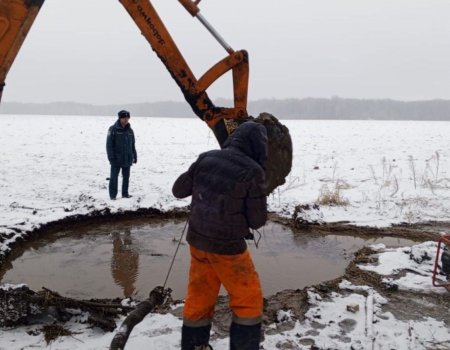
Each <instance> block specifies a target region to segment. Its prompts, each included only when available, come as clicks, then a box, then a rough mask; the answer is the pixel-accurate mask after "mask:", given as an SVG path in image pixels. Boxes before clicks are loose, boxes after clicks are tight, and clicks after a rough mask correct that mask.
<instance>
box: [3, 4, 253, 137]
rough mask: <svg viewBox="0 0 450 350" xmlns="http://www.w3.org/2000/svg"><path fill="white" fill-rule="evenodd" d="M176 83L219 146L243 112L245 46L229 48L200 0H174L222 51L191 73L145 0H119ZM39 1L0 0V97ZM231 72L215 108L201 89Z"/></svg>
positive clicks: (246, 82)
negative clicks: (229, 103) (226, 99)
mask: <svg viewBox="0 0 450 350" xmlns="http://www.w3.org/2000/svg"><path fill="white" fill-rule="evenodd" d="M119 1H120V3H121V4H122V5H123V6H124V7H125V9H126V10H127V12H128V13H129V15H130V16H131V18H132V19H133V20H134V22H135V23H136V25H137V26H138V27H139V29H140V30H141V32H142V35H143V36H144V37H145V38H146V39H147V41H148V42H149V43H150V45H151V47H152V49H153V50H154V51H155V53H156V54H157V56H158V57H159V58H160V59H161V61H162V62H163V64H164V65H165V66H166V68H167V70H168V71H169V73H170V74H171V76H172V78H173V79H174V80H175V81H176V83H177V84H178V86H179V87H180V89H181V91H182V93H183V95H184V97H185V99H186V101H187V102H188V103H189V105H190V106H191V108H192V110H193V111H194V113H195V114H196V115H197V116H198V117H199V118H200V119H202V120H203V121H205V122H206V123H207V124H208V126H209V127H210V128H211V129H212V130H213V131H214V134H215V136H216V138H217V140H218V141H219V144H220V145H222V144H223V142H224V141H225V139H226V138H227V137H228V134H229V133H230V132H231V131H232V130H233V129H234V128H235V127H236V123H235V122H234V121H235V120H238V121H243V120H245V119H246V118H247V117H248V115H247V92H248V79H249V65H248V55H247V52H246V51H236V52H235V51H234V50H233V49H232V48H231V47H230V46H229V45H228V44H227V43H226V42H225V41H224V40H223V38H222V37H221V36H220V35H219V34H218V33H217V32H216V31H215V30H214V28H213V27H212V26H211V25H210V24H209V23H208V21H206V19H205V18H204V17H203V16H202V15H201V14H200V9H199V7H198V4H199V2H200V0H196V1H191V0H179V2H180V3H181V4H182V5H183V6H184V7H185V8H186V10H187V11H188V12H189V13H190V14H191V15H192V16H194V17H197V18H198V19H199V20H200V21H201V23H203V24H204V25H205V26H206V28H207V29H208V30H209V31H210V32H211V33H212V35H213V36H214V37H215V38H216V39H217V40H218V41H219V43H220V44H221V45H222V46H223V47H224V48H225V50H226V51H227V56H226V57H225V58H224V59H222V60H221V61H219V62H218V63H216V64H215V65H214V66H213V67H212V68H210V69H209V70H208V71H207V72H205V73H204V74H203V76H201V77H200V78H197V77H195V76H194V74H193V73H192V71H191V69H190V67H189V65H188V64H187V62H186V60H185V59H184V57H183V55H182V54H181V52H180V50H179V49H178V47H177V45H176V44H175V42H174V40H173V39H172V37H171V35H170V34H169V31H168V30H167V28H166V27H165V25H164V23H163V22H162V20H161V19H160V17H159V15H158V13H157V11H156V10H155V8H154V7H153V5H152V3H151V2H150V1H149V0H119ZM43 2H44V0H7V1H2V2H1V3H0V99H1V92H2V91H3V87H4V85H5V79H6V76H7V74H8V71H9V69H10V67H11V65H12V63H13V61H14V58H15V57H16V55H17V53H18V52H19V50H20V47H21V46H22V43H23V41H24V40H25V37H26V36H27V34H28V31H29V30H30V28H31V25H32V24H33V21H34V19H35V18H36V16H37V14H38V12H39V9H40V8H41V6H42V4H43ZM230 70H231V71H232V74H233V90H234V91H233V92H234V106H233V107H231V108H224V107H216V106H215V105H214V104H213V102H212V101H211V100H210V98H209V97H208V94H207V92H206V90H207V89H208V88H209V87H210V86H211V85H212V84H213V83H214V82H215V81H216V80H217V79H218V78H219V77H221V76H222V75H223V74H225V73H227V72H228V71H230Z"/></svg>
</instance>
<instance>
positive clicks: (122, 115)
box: [117, 109, 130, 119]
mask: <svg viewBox="0 0 450 350" xmlns="http://www.w3.org/2000/svg"><path fill="white" fill-rule="evenodd" d="M117 115H118V117H119V119H120V118H130V112H128V111H126V110H124V109H122V110H121V111H120V112H119V113H117Z"/></svg>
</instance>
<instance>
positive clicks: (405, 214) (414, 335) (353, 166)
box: [0, 115, 450, 350]
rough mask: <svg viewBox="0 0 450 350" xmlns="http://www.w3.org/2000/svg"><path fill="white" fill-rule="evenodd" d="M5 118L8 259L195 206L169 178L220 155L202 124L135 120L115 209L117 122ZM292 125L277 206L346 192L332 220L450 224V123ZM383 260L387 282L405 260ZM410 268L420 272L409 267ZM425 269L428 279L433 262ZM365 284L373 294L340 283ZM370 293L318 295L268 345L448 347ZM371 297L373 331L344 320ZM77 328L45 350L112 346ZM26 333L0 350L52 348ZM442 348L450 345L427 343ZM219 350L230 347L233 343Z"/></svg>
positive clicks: (431, 328) (162, 332) (284, 208)
mask: <svg viewBox="0 0 450 350" xmlns="http://www.w3.org/2000/svg"><path fill="white" fill-rule="evenodd" d="M0 121H1V122H2V126H3V128H2V132H1V133H0V140H1V141H0V145H1V152H0V164H1V165H2V166H1V167H0V237H3V239H0V254H2V253H4V252H6V251H7V250H8V249H9V244H10V243H11V242H13V241H15V240H16V239H17V238H18V237H19V236H21V235H25V234H26V233H27V232H29V231H31V230H33V229H35V228H38V227H40V225H42V224H45V223H48V222H52V221H55V220H59V219H62V218H64V217H67V216H71V215H77V214H88V213H90V212H93V211H96V210H104V209H105V208H109V209H111V211H112V212H118V211H123V210H133V209H138V208H148V207H155V208H160V209H163V210H168V209H171V208H173V207H177V206H185V205H187V204H188V203H189V201H188V200H176V199H174V198H173V197H172V195H171V187H172V183H173V181H174V180H175V179H176V177H177V176H178V175H179V174H180V173H181V172H183V171H185V170H186V169H187V167H188V166H189V165H190V164H191V162H192V161H194V160H195V159H196V157H197V155H198V154H199V153H201V152H203V151H206V150H209V149H214V148H218V146H217V142H216V140H215V139H214V136H213V134H212V133H211V132H209V130H208V129H207V127H206V126H205V125H204V124H203V123H202V122H200V121H199V120H198V119H195V118H192V119H157V118H138V117H132V118H131V120H130V122H131V125H132V127H133V129H134V131H135V134H136V139H137V140H136V142H137V144H136V146H137V151H138V163H137V164H136V166H133V168H132V171H131V179H130V193H131V194H132V195H133V197H132V198H130V199H118V200H117V201H115V202H111V201H110V200H109V196H108V190H107V185H108V181H107V180H106V178H107V177H109V164H108V162H107V159H106V153H105V141H106V132H107V129H108V127H109V126H110V125H111V124H113V123H114V121H115V118H114V117H111V118H107V117H67V116H61V117H54V116H5V115H2V116H0ZM284 124H285V125H287V126H288V127H289V129H290V132H291V136H292V140H293V146H294V164H293V169H292V172H291V174H290V176H289V177H288V179H287V182H286V184H285V185H283V186H282V187H280V188H278V189H277V190H276V191H275V192H274V193H273V194H272V195H271V196H270V200H269V204H270V210H272V211H275V212H278V213H280V214H282V215H290V214H291V213H292V212H293V208H294V206H295V205H296V204H312V203H315V202H317V201H318V200H320V199H321V198H322V197H323V196H324V195H325V194H326V193H331V194H334V195H336V194H337V193H338V192H337V191H339V198H340V199H341V200H342V202H346V203H347V205H345V206H334V207H328V206H325V205H322V206H321V207H320V208H321V215H322V216H323V220H324V221H327V222H332V221H343V220H345V221H349V222H352V223H354V224H357V225H372V226H389V225H390V224H393V223H399V222H418V221H427V220H442V221H450V147H449V146H450V144H449V136H448V135H450V123H448V122H405V121H402V122H397V121H390V122H387V121H303V120H302V121H284ZM434 246H435V245H434V243H432V244H428V245H427V246H426V247H425V248H424V249H428V250H429V252H430V255H432V254H433V253H434V250H435V248H434ZM383 254H391V256H390V257H389V258H387V259H384V260H380V262H381V263H380V265H379V266H376V267H372V269H379V273H380V274H383V271H386V270H388V271H389V269H395V268H396V266H395V262H396V261H401V262H402V263H404V264H408V262H404V261H403V256H404V255H405V253H404V252H402V251H400V250H399V251H395V252H392V251H387V252H385V253H383ZM392 254H397V256H395V255H394V256H392ZM409 263H411V264H413V262H412V261H411V260H410V262H409ZM402 267H403V266H400V267H399V268H402ZM421 268H423V269H424V274H429V269H430V266H422V267H421ZM414 269H416V270H417V269H418V267H414ZM427 281H428V282H427ZM427 281H425V282H424V281H422V282H415V283H414V286H412V285H411V284H410V283H408V281H406V282H402V281H398V282H397V283H399V285H400V286H401V287H402V288H406V289H409V288H414V289H417V288H419V289H420V288H423V289H427V290H428V289H429V290H431V291H432V292H437V291H436V289H432V288H429V285H430V283H431V281H430V280H429V279H428V280H427ZM358 288H359V289H361V288H366V289H367V288H368V287H364V286H351V285H345V286H342V289H358ZM368 295H369V297H370V299H369V297H367V298H366V299H367V300H362V299H361V298H364V297H363V296H362V295H361V294H358V293H350V294H348V295H340V294H336V295H335V297H334V298H333V299H332V300H331V301H325V300H320V298H319V297H318V294H315V292H314V291H313V290H311V291H310V303H312V304H313V305H314V306H313V307H312V308H311V309H310V311H309V313H308V315H307V320H306V321H304V322H303V323H300V322H298V324H297V326H296V327H295V328H294V330H292V331H289V332H285V333H284V334H283V335H280V334H278V335H270V336H269V335H267V336H266V339H265V341H264V347H265V349H275V348H277V345H276V344H278V343H280V342H291V343H292V344H293V345H292V346H293V347H291V348H292V349H310V345H302V344H306V343H307V342H303V343H302V342H300V341H299V340H300V339H301V338H302V336H305V337H306V336H307V337H308V338H311V339H314V340H315V343H316V345H317V346H319V347H320V348H322V347H323V348H330V349H350V348H351V346H352V348H353V349H405V350H406V349H414V350H416V349H417V350H419V349H441V348H442V349H449V348H450V331H449V330H448V328H446V325H444V324H443V323H442V322H438V321H436V320H433V319H431V318H426V319H424V320H421V321H420V320H418V321H410V322H406V323H405V322H404V321H399V320H395V318H394V317H393V315H392V314H386V313H382V312H381V305H382V304H383V303H384V302H386V301H385V300H384V298H383V297H381V296H380V295H379V294H378V293H377V292H376V291H373V290H370V292H369V293H368ZM369 301H371V302H373V305H374V306H373V317H375V318H376V322H375V323H374V324H373V328H370V332H369V331H368V330H367V327H366V326H365V324H366V323H365V322H366V321H364V320H366V319H365V318H364V317H365V315H366V314H367V315H368V314H371V317H372V312H371V310H372V309H370V308H369V313H366V314H365V313H364V312H360V313H359V314H348V315H347V314H345V313H346V312H347V311H345V305H348V304H351V303H362V304H361V306H362V309H364V304H365V303H366V304H367V302H369ZM317 313H320V314H321V320H320V322H323V324H324V325H325V328H324V330H320V331H319V332H318V334H317V330H315V331H314V332H312V331H311V329H312V328H311V327H312V326H311V323H312V322H313V321H315V322H317V321H318V320H317V318H315V317H314V314H317ZM347 313H348V312H347ZM281 316H283V317H282V318H283V319H285V318H286V317H287V318H289V317H288V315H287V316H286V315H281ZM281 316H280V317H281ZM339 317H347V318H348V319H354V321H355V326H354V327H350V328H352V329H351V331H349V333H348V337H349V338H350V342H346V341H345V340H342V339H341V338H339V339H338V338H337V337H334V336H333V335H335V334H336V333H339V331H340V326H339V320H340V319H339ZM331 320H332V321H334V322H332V323H330V322H329V321H331ZM327 322H328V323H327ZM352 324H353V323H352ZM180 326H181V321H180V320H178V319H177V318H175V317H173V316H161V315H149V316H148V317H147V318H146V319H145V320H144V321H143V322H142V323H141V324H139V325H138V326H137V328H136V329H135V330H134V331H133V333H132V336H131V338H130V340H129V346H128V347H127V349H143V348H148V349H177V348H179V345H178V343H179V338H180ZM447 327H448V325H447ZM79 329H83V330H84V331H85V332H84V333H83V334H82V335H79V336H76V335H75V336H73V337H65V338H61V339H60V340H58V341H56V342H55V343H53V344H52V345H51V346H50V347H49V348H52V349H106V348H108V344H109V342H110V340H111V338H112V334H103V333H101V332H98V331H96V330H92V329H86V326H85V325H83V324H80V323H76V322H73V324H72V330H73V331H76V330H79ZM308 330H309V331H311V332H308ZM25 331H26V329H25V328H23V329H22V328H19V329H15V330H2V331H0V349H34V348H45V341H44V340H43V338H42V336H37V337H36V336H31V335H28V334H27V333H25ZM375 338H376V339H378V340H377V341H375V340H374V339H375ZM438 343H440V344H444V345H443V346H447V347H435V348H433V347H430V346H431V345H430V344H438ZM373 344H375V345H373ZM213 346H214V349H218V350H223V349H227V339H223V340H218V341H216V342H214V343H213ZM433 346H434V345H433ZM439 346H441V345H439Z"/></svg>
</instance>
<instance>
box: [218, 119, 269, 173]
mask: <svg viewBox="0 0 450 350" xmlns="http://www.w3.org/2000/svg"><path fill="white" fill-rule="evenodd" d="M223 148H236V149H238V150H240V151H241V152H243V153H245V154H246V155H247V156H249V157H251V158H252V159H253V160H255V161H256V162H257V163H258V164H259V165H261V166H262V168H263V169H266V161H267V154H268V139H267V131H266V128H265V127H264V125H262V124H259V123H256V122H254V121H248V122H245V123H243V124H241V125H240V126H239V127H238V128H237V129H236V130H235V131H234V132H233V133H232V134H231V135H230V136H228V138H227V140H226V141H225V143H224V145H223Z"/></svg>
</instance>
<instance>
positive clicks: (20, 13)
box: [0, 0, 44, 100]
mask: <svg viewBox="0 0 450 350" xmlns="http://www.w3.org/2000/svg"><path fill="white" fill-rule="evenodd" d="M43 2H44V0H6V1H1V2H0V100H1V98H2V92H3V88H4V86H5V79H6V75H7V74H8V71H9V69H10V68H11V66H12V64H13V62H14V59H15V58H16V56H17V53H18V52H19V50H20V48H21V46H22V44H23V41H24V40H25V38H26V36H27V34H28V31H29V30H30V28H31V25H32V24H33V22H34V19H35V18H36V16H37V14H38V13H39V9H40V8H41V6H42V4H43Z"/></svg>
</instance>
